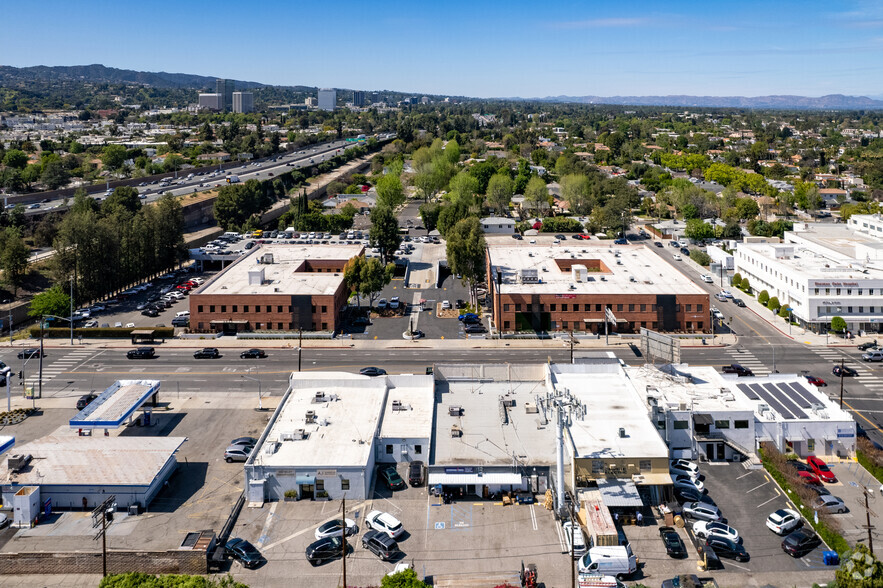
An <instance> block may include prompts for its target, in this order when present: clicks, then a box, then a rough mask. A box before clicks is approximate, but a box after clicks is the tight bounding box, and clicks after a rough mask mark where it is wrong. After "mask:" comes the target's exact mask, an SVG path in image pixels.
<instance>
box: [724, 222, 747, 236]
mask: <svg viewBox="0 0 883 588" xmlns="http://www.w3.org/2000/svg"><path fill="white" fill-rule="evenodd" d="M720 237H721V239H740V238H742V227H740V226H739V223H737V222H736V221H728V222H727V224H726V225H724V228H723V229H721V233H720Z"/></svg>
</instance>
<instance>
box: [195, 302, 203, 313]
mask: <svg viewBox="0 0 883 588" xmlns="http://www.w3.org/2000/svg"><path fill="white" fill-rule="evenodd" d="M196 312H202V304H200V305H199V306H197V307H196Z"/></svg>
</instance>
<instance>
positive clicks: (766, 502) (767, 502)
mask: <svg viewBox="0 0 883 588" xmlns="http://www.w3.org/2000/svg"><path fill="white" fill-rule="evenodd" d="M778 497H779V493H778V491H776V496H773V497H772V498H770V499H769V500H767V501H765V502H761V503H760V504H758V505H757V508H760V507H761V506H763V505H765V504H769V503H770V502H772V501H773V500H775V499H776V498H778Z"/></svg>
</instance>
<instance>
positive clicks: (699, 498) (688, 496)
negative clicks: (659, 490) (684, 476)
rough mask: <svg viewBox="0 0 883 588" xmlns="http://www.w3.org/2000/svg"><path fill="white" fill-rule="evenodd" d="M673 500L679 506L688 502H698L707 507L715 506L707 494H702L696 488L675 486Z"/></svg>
mask: <svg viewBox="0 0 883 588" xmlns="http://www.w3.org/2000/svg"><path fill="white" fill-rule="evenodd" d="M675 498H676V499H677V501H678V502H680V503H681V504H685V503H688V502H699V503H701V504H706V505H708V506H717V504H716V503H715V502H714V499H713V498H712V497H711V496H709V495H708V494H703V493H702V492H700V491H699V490H697V489H696V488H685V487H678V486H675Z"/></svg>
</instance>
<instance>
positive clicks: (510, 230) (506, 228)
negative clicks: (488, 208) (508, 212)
mask: <svg viewBox="0 0 883 588" xmlns="http://www.w3.org/2000/svg"><path fill="white" fill-rule="evenodd" d="M481 228H482V229H483V230H484V232H485V233H488V234H497V235H513V234H515V220H514V219H511V218H503V217H498V216H489V217H487V218H483V219H481Z"/></svg>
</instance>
